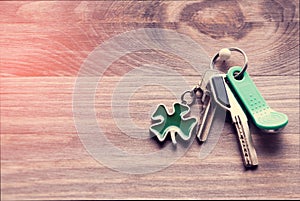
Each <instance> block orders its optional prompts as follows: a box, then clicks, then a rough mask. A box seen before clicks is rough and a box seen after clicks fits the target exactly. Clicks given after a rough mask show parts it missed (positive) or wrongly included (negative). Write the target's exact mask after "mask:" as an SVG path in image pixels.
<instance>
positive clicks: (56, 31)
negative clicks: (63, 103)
mask: <svg viewBox="0 0 300 201" xmlns="http://www.w3.org/2000/svg"><path fill="white" fill-rule="evenodd" d="M56 4H57V3H56V2H53V1H52V2H51V1H50V2H48V1H43V2H18V3H15V4H14V3H12V2H1V3H0V6H1V8H2V9H1V10H7V13H8V14H6V16H5V17H1V19H2V21H1V26H2V27H3V28H2V29H1V30H0V34H1V35H2V37H1V39H0V48H1V49H0V50H1V58H2V59H1V72H0V73H1V75H2V76H74V75H76V74H77V72H78V70H79V68H80V66H81V64H82V63H83V61H84V60H85V59H86V57H87V56H88V54H89V53H90V52H91V51H92V50H93V49H94V48H96V47H97V46H99V45H100V44H102V43H103V42H104V41H107V40H109V39H111V38H113V37H114V36H117V35H118V34H121V33H124V32H127V31H132V30H136V29H138V28H163V29H171V30H174V31H177V32H178V33H182V34H184V35H186V36H188V37H191V38H192V39H193V40H195V42H197V43H198V44H200V45H201V46H202V48H203V49H204V50H205V51H206V52H207V58H208V57H211V56H212V55H213V54H215V52H217V51H218V50H219V49H220V48H222V47H229V46H239V47H240V48H242V49H244V50H245V51H246V53H247V54H248V56H249V60H250V65H251V67H252V71H253V74H255V75H260V74H266V75H282V74H284V75H291V74H293V75H299V68H298V63H299V57H298V55H299V37H298V36H299V16H298V12H297V11H298V9H299V6H298V3H297V2H292V1H291V2H290V1H288V2H287V1H284V2H273V3H272V2H268V1H265V2H258V3H257V2H256V3H253V4H252V3H244V2H239V3H236V2H234V1H228V2H223V1H221V2H219V1H217V2H214V3H212V2H211V1H203V2H180V1H178V2H172V1H168V2H164V3H159V2H157V3H154V2H149V1H145V2H129V1H126V2H120V1H118V2H109V1H102V2H94V1H93V2H77V1H76V2H62V3H61V2H60V4H59V6H58V7H56V6H55V5H56ZM254 5H256V6H254ZM249 6H250V7H253V8H254V9H253V10H252V9H251V11H249V9H247V8H248V7H249ZM223 7H230V8H231V9H222V8H223ZM35 8H39V9H35ZM275 8H276V9H277V10H274V9H275ZM135 9H139V11H138V12H136V10H135ZM156 9H158V10H156ZM160 9H162V10H160ZM116 11H118V12H116ZM149 12H150V13H149ZM111 13H114V14H111ZM208 13H209V15H208ZM161 15H163V16H161ZM149 16H150V17H149ZM199 16H200V17H199ZM201 16H202V17H201ZM223 16H227V18H226V20H225V21H224V18H223ZM82 18H83V19H82ZM211 19H215V20H211ZM140 40H142V41H143V39H140ZM153 40H154V41H155V40H156V39H155V37H154V38H153ZM20 44H22V48H19V47H20ZM154 53H155V51H154ZM140 56H141V54H140V55H138V56H137V57H140ZM157 57H159V54H149V53H148V54H143V56H142V60H139V61H135V62H140V63H141V62H143V61H145V60H150V61H151V60H156V61H160V62H162V60H159V59H157ZM165 58H167V59H169V60H170V61H171V60H174V56H172V55H165ZM104 59H105V58H104ZM127 59H128V60H125V61H123V64H122V65H124V62H125V65H126V64H128V63H127V62H130V61H132V60H136V56H134V54H133V55H128V57H127ZM170 61H169V62H168V63H169V65H171V63H170ZM165 63H166V61H165ZM238 64H241V61H239V62H238ZM128 65H129V64H128ZM116 73H117V72H113V74H116ZM186 74H189V75H190V74H191V72H186Z"/></svg>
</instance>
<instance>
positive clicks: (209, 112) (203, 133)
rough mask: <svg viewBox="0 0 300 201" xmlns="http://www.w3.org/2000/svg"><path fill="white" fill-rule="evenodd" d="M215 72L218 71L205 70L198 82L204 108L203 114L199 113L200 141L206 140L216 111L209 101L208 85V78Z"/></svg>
mask: <svg viewBox="0 0 300 201" xmlns="http://www.w3.org/2000/svg"><path fill="white" fill-rule="evenodd" d="M217 74H219V73H218V71H216V70H207V71H206V72H205V74H204V76H203V79H202V81H201V83H200V84H199V88H200V90H201V92H202V97H201V102H202V104H203V105H202V107H203V110H204V111H203V115H201V116H202V118H201V119H200V124H199V125H200V127H199V129H198V133H197V137H198V138H199V141H200V142H204V141H206V139H207V136H208V134H209V131H210V128H211V125H212V122H213V118H214V114H215V112H216V105H215V103H214V102H212V101H211V96H210V89H209V87H208V86H209V81H210V78H211V77H212V76H213V75H217Z"/></svg>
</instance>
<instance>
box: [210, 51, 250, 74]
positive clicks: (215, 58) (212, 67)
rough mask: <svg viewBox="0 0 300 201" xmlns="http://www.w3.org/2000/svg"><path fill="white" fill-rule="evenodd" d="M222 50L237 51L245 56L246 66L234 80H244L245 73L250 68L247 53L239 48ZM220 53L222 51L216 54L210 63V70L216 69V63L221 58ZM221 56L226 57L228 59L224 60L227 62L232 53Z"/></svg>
mask: <svg viewBox="0 0 300 201" xmlns="http://www.w3.org/2000/svg"><path fill="white" fill-rule="evenodd" d="M222 50H225V51H226V50H229V51H236V52H239V53H241V54H242V55H243V57H244V66H243V68H242V70H241V71H240V72H239V73H238V74H236V75H235V76H234V78H235V79H237V80H241V79H243V76H244V73H245V72H246V70H247V68H248V57H247V55H246V53H245V52H244V51H243V50H241V49H240V48H238V47H230V48H224V49H222ZM220 52H221V51H219V52H218V53H216V54H215V56H214V57H213V58H212V60H211V62H210V68H211V69H214V68H215V62H216V60H217V59H218V58H219V57H220ZM221 56H223V57H226V58H224V60H227V59H229V57H230V52H229V53H227V54H226V55H221Z"/></svg>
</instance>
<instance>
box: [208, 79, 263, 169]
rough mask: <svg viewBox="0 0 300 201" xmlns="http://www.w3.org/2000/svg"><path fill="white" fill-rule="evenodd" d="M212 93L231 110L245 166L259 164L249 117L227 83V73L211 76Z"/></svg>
mask: <svg viewBox="0 0 300 201" xmlns="http://www.w3.org/2000/svg"><path fill="white" fill-rule="evenodd" d="M210 83H211V94H212V96H213V98H214V101H215V102H216V103H217V105H219V106H221V107H222V108H224V109H226V110H227V111H229V112H230V115H231V119H232V122H233V124H234V126H235V128H236V131H237V135H238V142H239V145H240V149H241V152H242V157H243V162H244V165H245V167H247V168H248V167H254V166H257V165H258V160H257V155H256V151H255V148H254V146H253V142H252V137H251V134H250V130H249V126H248V119H247V116H246V114H245V113H244V111H243V109H242V108H241V106H240V104H239V103H238V101H237V99H236V98H235V96H234V94H233V93H232V91H231V89H230V87H229V85H228V84H227V83H226V75H225V74H220V75H215V76H212V77H211V80H210Z"/></svg>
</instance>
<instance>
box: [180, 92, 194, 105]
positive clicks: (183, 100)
mask: <svg viewBox="0 0 300 201" xmlns="http://www.w3.org/2000/svg"><path fill="white" fill-rule="evenodd" d="M187 94H190V98H191V100H190V101H189V102H188V101H187V100H185V96H186V95H187ZM195 99H196V97H195V92H194V90H188V91H185V92H184V93H183V94H182V95H181V103H182V104H186V105H188V106H191V105H192V104H194V102H195Z"/></svg>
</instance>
